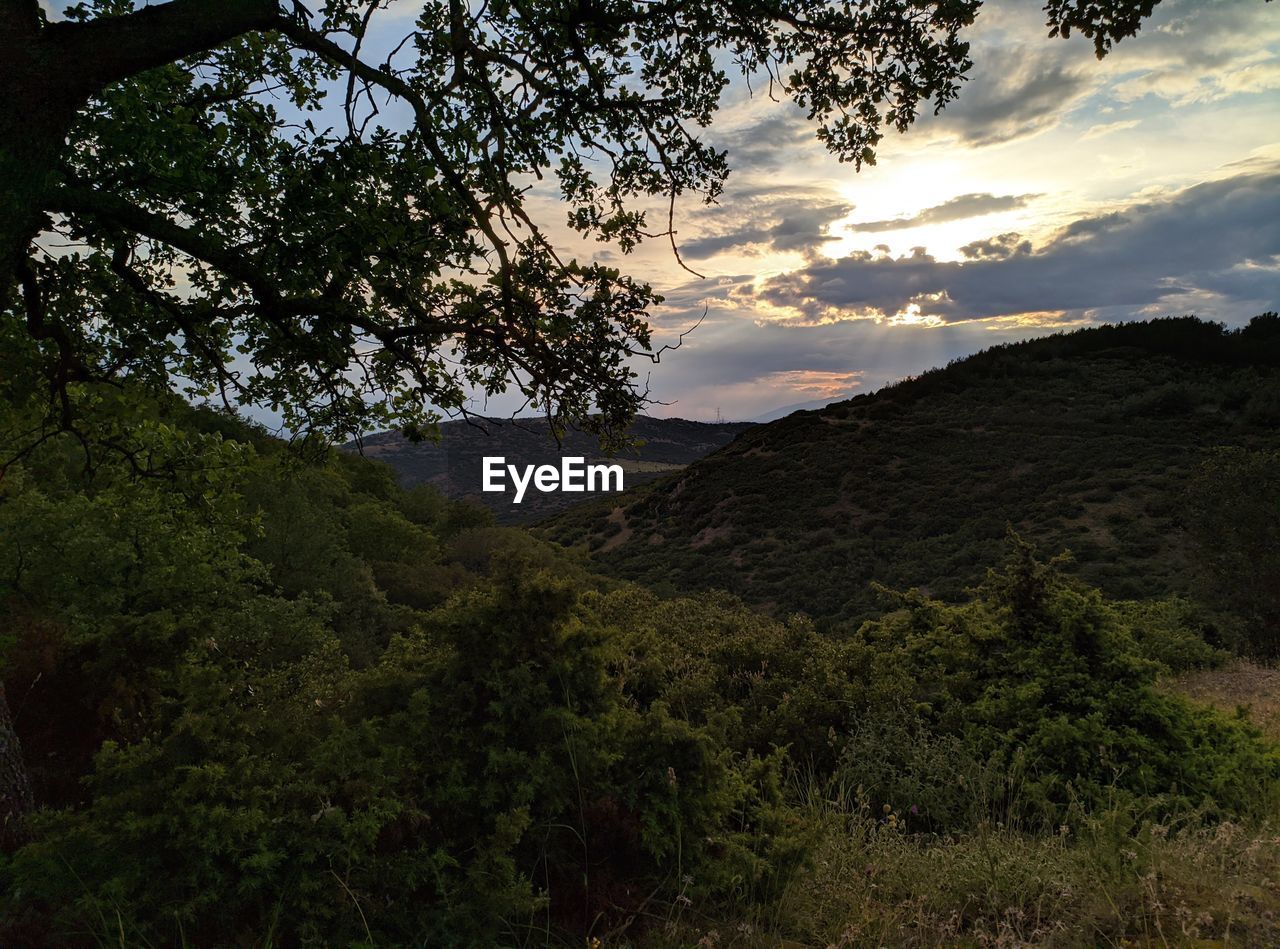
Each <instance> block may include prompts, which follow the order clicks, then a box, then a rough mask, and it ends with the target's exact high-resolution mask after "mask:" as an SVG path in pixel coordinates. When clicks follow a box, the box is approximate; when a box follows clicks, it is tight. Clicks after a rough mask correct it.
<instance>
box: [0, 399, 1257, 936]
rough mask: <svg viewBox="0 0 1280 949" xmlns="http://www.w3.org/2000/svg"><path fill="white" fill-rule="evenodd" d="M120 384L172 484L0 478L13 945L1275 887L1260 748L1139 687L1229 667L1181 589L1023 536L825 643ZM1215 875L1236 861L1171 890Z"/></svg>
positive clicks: (943, 909)
mask: <svg viewBox="0 0 1280 949" xmlns="http://www.w3.org/2000/svg"><path fill="white" fill-rule="evenodd" d="M114 409H115V411H123V410H124V409H123V407H122V406H119V405H117V406H115V407H114ZM134 410H135V411H139V410H141V411H144V412H145V414H146V419H145V421H144V420H141V419H139V420H135V423H134V424H133V425H131V426H130V427H129V430H130V432H131V433H132V435H131V437H132V438H133V439H134V441H133V442H131V443H130V447H131V449H132V457H134V458H135V459H143V458H145V459H146V461H147V463H148V465H150V466H151V467H149V468H148V469H147V470H148V471H151V472H152V473H159V472H164V473H165V476H164V477H139V476H138V472H136V471H135V470H133V468H132V467H131V466H130V465H129V464H128V463H127V462H126V461H124V460H120V461H113V462H110V463H105V462H104V463H103V464H102V465H100V466H99V467H98V468H97V469H96V470H94V471H93V472H92V474H91V476H90V475H89V474H86V473H85V471H84V468H83V460H82V458H81V457H80V456H79V455H78V454H77V452H76V451H75V450H74V444H73V443H64V442H50V443H47V444H46V445H44V446H42V448H41V449H39V450H38V451H36V452H35V453H33V454H31V455H30V456H29V457H28V458H27V459H26V460H25V461H23V462H22V463H21V464H20V465H16V466H14V467H13V468H11V470H10V472H9V474H8V475H7V476H6V479H5V481H4V490H5V498H4V502H3V504H0V531H2V532H3V544H0V551H3V558H4V559H3V562H2V563H0V577H3V578H4V579H3V581H2V583H3V586H2V587H0V597H3V600H4V602H5V603H6V604H7V606H8V610H9V617H10V619H9V622H8V624H7V627H6V629H7V630H8V634H9V635H8V640H7V642H6V645H5V676H4V678H5V683H6V686H7V687H8V692H9V695H10V696H11V697H12V701H13V705H14V721H15V724H16V727H17V731H18V733H19V737H20V739H21V741H22V746H23V750H24V752H25V756H26V759H27V760H28V761H30V762H31V763H32V768H31V777H32V784H33V790H34V797H35V799H36V800H37V801H38V802H39V803H40V805H41V806H40V809H39V810H38V811H37V812H36V813H35V814H34V815H33V816H32V817H31V818H30V821H29V825H28V826H27V827H26V828H25V829H26V831H27V835H26V837H25V843H23V844H22V846H20V847H18V848H17V849H16V851H15V852H13V853H12V854H11V856H9V857H7V858H5V859H4V860H3V862H0V877H3V881H2V883H0V893H3V894H4V896H3V897H2V899H3V901H4V902H3V904H0V918H3V919H4V920H5V926H6V930H5V934H4V935H5V942H6V944H17V945H22V944H37V945H38V944H42V943H47V942H50V941H53V942H58V943H62V944H77V943H79V942H84V943H92V942H94V941H111V942H113V943H115V942H120V941H123V942H124V943H125V944H129V945H132V944H146V943H151V944H156V943H159V944H165V943H173V942H180V941H183V940H186V941H188V942H194V943H197V944H205V943H213V944H244V945H266V944H278V943H281V942H285V943H289V942H294V941H302V942H325V943H331V944H377V945H383V944H403V945H424V944H440V943H467V944H493V943H502V944H525V943H531V942H539V943H545V942H547V941H548V940H550V941H553V942H559V941H566V942H574V941H575V940H576V941H578V942H580V940H581V938H582V937H583V936H597V937H601V938H606V939H607V940H608V941H610V942H613V941H618V940H622V941H627V942H637V943H655V944H660V943H662V942H663V941H664V940H670V941H674V942H675V943H680V942H682V941H683V940H686V939H688V940H689V941H696V940H697V939H703V938H711V937H710V936H709V931H710V930H712V929H715V930H716V931H717V932H719V933H721V934H722V935H723V934H725V933H726V931H727V929H728V928H729V927H737V926H739V925H742V926H744V927H747V930H744V932H747V931H749V932H750V933H751V935H752V938H757V937H758V938H760V939H761V940H762V941H765V942H768V941H772V940H775V939H778V938H787V939H797V940H801V941H805V942H815V941H818V940H820V939H823V940H830V941H838V940H839V939H840V938H844V939H845V940H846V941H847V942H850V943H853V944H858V943H859V942H860V941H861V940H863V939H864V938H867V934H869V933H878V934H880V936H881V938H885V939H891V938H894V939H896V938H897V937H895V936H894V934H895V933H897V934H898V935H899V936H903V935H904V934H906V933H908V932H910V933H911V934H912V935H911V937H910V938H911V939H915V940H916V941H919V942H922V943H924V942H929V941H930V940H934V941H936V940H937V939H949V938H957V939H961V938H972V939H976V940H983V939H987V938H988V937H990V938H994V937H995V936H996V935H998V934H1000V933H1005V934H1009V933H1016V934H1021V936H1024V937H1027V938H1031V936H1032V935H1033V934H1035V933H1039V936H1043V937H1045V938H1048V936H1055V938H1056V937H1057V936H1061V935H1062V934H1064V933H1070V934H1072V938H1082V939H1084V941H1089V940H1090V939H1096V938H1104V937H1105V938H1114V939H1118V938H1120V937H1122V936H1133V937H1142V936H1144V935H1149V934H1150V933H1151V932H1153V931H1160V932H1165V933H1166V934H1173V933H1176V932H1178V931H1180V930H1178V929H1177V928H1176V927H1179V926H1182V927H1184V929H1185V931H1187V932H1190V928H1187V927H1192V928H1195V930H1196V931H1197V932H1198V933H1200V934H1201V935H1202V936H1204V937H1205V938H1209V937H1220V936H1223V935H1226V934H1229V933H1230V934H1234V935H1235V936H1236V937H1241V936H1242V935H1243V936H1244V937H1245V938H1251V936H1250V934H1253V935H1255V936H1256V935H1257V934H1260V933H1264V932H1269V931H1270V930H1268V928H1267V927H1268V926H1269V925H1271V924H1270V923H1269V922H1268V920H1270V919H1273V918H1274V917H1271V916H1268V915H1267V914H1269V913H1274V912H1276V911H1277V910H1280V894H1277V893H1276V891H1275V890H1274V888H1272V889H1268V888H1267V886H1266V885H1265V884H1262V883H1259V882H1258V881H1260V880H1262V879H1263V878H1264V877H1265V878H1270V877H1269V876H1268V874H1271V873H1272V869H1273V867H1274V865H1275V860H1276V854H1275V851H1274V843H1273V841H1272V838H1271V836H1269V835H1271V834H1272V833H1273V832H1272V831H1270V830H1269V829H1268V825H1267V824H1266V821H1268V820H1269V819H1270V818H1271V817H1272V816H1273V815H1274V813H1275V809H1276V804H1277V794H1280V748H1277V746H1276V745H1274V744H1272V743H1271V742H1270V741H1269V740H1268V739H1266V738H1264V737H1262V736H1261V735H1260V733H1259V732H1257V731H1256V730H1254V729H1253V728H1252V727H1251V726H1250V725H1249V724H1248V723H1247V721H1245V720H1244V719H1241V718H1238V717H1234V716H1230V715H1224V714H1221V713H1217V712H1214V711H1211V710H1209V709H1207V708H1204V707H1202V706H1197V705H1193V704H1190V703H1188V702H1187V701H1186V700H1184V699H1182V698H1179V697H1178V696H1176V695H1174V694H1171V693H1170V692H1169V691H1168V690H1167V689H1165V688H1162V687H1159V686H1158V683H1157V676H1158V675H1160V674H1162V673H1163V674H1170V673H1173V672H1176V671H1181V670H1183V669H1190V668H1197V667H1201V666H1204V665H1214V664H1217V663H1218V662H1219V661H1220V654H1219V653H1217V652H1215V651H1214V650H1211V649H1208V648H1207V647H1205V645H1204V643H1203V640H1202V639H1201V638H1200V637H1199V635H1198V633H1197V631H1196V630H1195V629H1190V628H1188V627H1187V625H1186V623H1185V622H1184V621H1185V619H1186V618H1187V616H1188V615H1189V614H1188V610H1190V609H1191V607H1189V606H1187V605H1186V604H1180V603H1178V602H1176V601H1169V602H1165V603H1154V604H1146V605H1140V604H1113V603H1110V602H1108V601H1107V600H1106V599H1105V598H1104V597H1103V596H1102V595H1101V594H1099V593H1098V592H1097V591H1095V590H1092V589H1089V588H1087V587H1084V586H1082V585H1081V584H1080V583H1079V581H1077V580H1074V579H1072V578H1070V577H1069V576H1067V575H1066V574H1064V573H1063V572H1062V570H1061V569H1060V568H1059V566H1058V565H1057V564H1055V563H1043V562H1041V561H1039V560H1038V559H1037V558H1036V556H1035V555H1034V554H1033V552H1032V551H1031V549H1030V548H1029V546H1028V545H1026V544H1024V543H1022V542H1020V541H1012V542H1010V546H1009V548H1008V554H1007V557H1006V558H1005V563H1004V565H1003V566H1000V567H998V568H996V569H994V570H992V571H991V572H990V573H989V575H988V578H987V580H986V581H985V582H984V583H983V584H982V585H981V586H980V587H979V588H978V589H977V590H975V591H974V594H973V596H972V598H971V599H970V600H969V601H968V602H965V603H962V604H958V605H951V604H947V603H943V602H940V601H937V600H933V599H930V598H928V597H926V596H923V595H921V594H917V593H910V594H902V595H898V596H896V597H895V598H892V599H894V602H893V603H892V604H890V605H891V607H892V608H891V609H890V610H889V612H887V613H884V614H883V615H882V616H880V617H879V618H878V619H876V620H874V621H872V622H868V623H866V624H864V625H863V626H862V627H861V628H860V629H859V630H857V631H856V632H854V633H852V634H850V635H847V636H843V637H834V636H830V635H827V634H824V633H822V632H820V631H819V630H818V629H817V628H816V627H815V626H814V624H813V623H812V622H810V621H809V620H808V619H805V618H803V617H799V616H797V617H794V618H791V619H788V620H786V621H780V620H776V619H771V618H769V617H767V616H765V615H763V614H760V613H757V612H754V611H752V610H750V609H748V608H747V607H745V606H744V605H742V604H741V603H740V602H739V601H738V600H736V599H735V598H733V597H731V596H728V595H726V594H717V595H713V596H703V597H699V598H698V599H696V600H695V599H682V598H665V599H664V598H662V597H660V596H658V595H656V594H654V593H652V592H649V591H646V590H644V589H642V588H639V587H635V586H631V585H628V584H618V583H616V582H614V581H608V580H604V579H602V578H599V577H598V576H595V575H594V574H592V573H591V572H590V571H589V570H588V568H587V566H586V565H585V563H584V562H583V561H581V560H580V559H578V558H577V557H576V556H575V555H573V554H571V553H570V552H566V551H563V550H561V549H558V548H556V547H554V546H550V545H547V544H545V543H541V542H539V541H536V540H534V539H533V538H532V537H530V536H529V535H528V534H527V533H525V532H522V531H518V530H514V529H506V528H497V527H493V526H491V525H490V524H488V523H487V517H486V515H485V514H484V512H483V511H478V510H476V509H474V508H467V507H465V506H459V505H456V504H454V503H452V502H448V501H446V500H445V499H443V498H442V497H440V496H439V495H438V494H437V493H435V492H434V490H432V489H430V488H422V487H420V488H416V489H413V490H410V491H403V490H401V489H399V488H397V487H396V486H395V480H394V478H393V476H392V475H391V472H390V470H389V469H387V468H386V467H384V466H381V465H378V464H376V463H373V462H369V461H365V460H363V459H359V458H353V457H350V456H344V455H342V454H335V453H332V452H329V451H320V450H318V449H315V450H313V451H312V454H311V457H310V458H307V457H304V456H300V455H299V454H298V452H297V451H296V450H291V449H287V448H286V447H285V446H282V445H280V444H278V443H275V442H273V441H271V440H270V439H264V438H262V437H261V436H260V435H258V434H257V433H255V432H253V431H252V430H251V429H247V428H245V427H244V426H242V425H240V424H239V423H236V422H235V421H234V420H231V419H228V418H226V417H223V416H218V415H214V414H211V413H206V412H193V411H192V410H190V409H187V408H185V407H183V406H182V405H181V404H177V403H175V404H172V405H169V406H167V407H160V408H157V407H155V406H152V407H150V408H146V407H145V406H135V407H134ZM105 411H106V410H105V409H104V412H105ZM886 595H887V594H886ZM1131 850H1132V852H1133V853H1134V854H1136V856H1135V857H1133V858H1132V859H1130V858H1129V857H1126V856H1125V854H1126V853H1128V852H1129V851H1131ZM1098 861H1102V865H1103V866H1104V867H1105V868H1106V871H1105V872H1103V873H1100V872H1099V871H1098V867H1097V866H1096V864H1097V862H1098ZM1215 861H1216V863H1214V865H1215V866H1218V867H1219V868H1220V869H1221V872H1222V873H1223V874H1225V879H1228V880H1234V881H1236V882H1235V883H1232V884H1231V885H1230V886H1227V885H1225V884H1224V885H1222V886H1215V887H1212V888H1209V887H1204V886H1199V887H1197V886H1195V885H1193V880H1194V875H1195V873H1197V872H1202V871H1203V869H1204V868H1205V867H1206V866H1207V865H1208V864H1209V863H1211V862H1215ZM864 866H865V867H871V868H873V869H872V870H870V871H864V870H863V869H861V868H862V867H864ZM925 866H932V867H934V868H935V869H934V870H933V871H931V872H929V873H924V872H922V868H923V867H925ZM1033 879H1034V881H1036V882H1034V883H1033V882H1032V881H1033ZM868 887H871V889H870V890H868ZM1245 890H1247V891H1248V893H1249V894H1251V895H1249V896H1248V897H1247V898H1246V897H1245V896H1243V895H1241V894H1242V893H1243V892H1244V891H1245ZM859 894H864V895H866V896H868V897H869V898H868V899H863V898H862V896H859ZM1175 896H1176V900H1175V899H1173V897H1175ZM1166 898H1168V899H1170V902H1168V903H1165V902H1163V900H1165V899H1166ZM1107 900H1110V901H1112V902H1111V903H1110V904H1108V903H1107ZM1188 914H1190V915H1188ZM717 927H718V928H717ZM1080 927H1086V928H1080ZM1055 934H1056V935H1055ZM1081 934H1088V935H1084V936H1082V935H1081ZM1037 938H1039V937H1037ZM901 941H904V942H906V941H910V940H909V939H907V938H905V937H904V938H903V939H901Z"/></svg>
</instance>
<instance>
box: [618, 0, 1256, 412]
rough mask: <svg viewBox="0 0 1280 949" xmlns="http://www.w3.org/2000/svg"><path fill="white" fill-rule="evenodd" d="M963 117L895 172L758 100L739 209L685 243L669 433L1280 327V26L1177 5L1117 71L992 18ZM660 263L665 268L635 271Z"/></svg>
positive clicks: (674, 324) (736, 137) (658, 317)
mask: <svg viewBox="0 0 1280 949" xmlns="http://www.w3.org/2000/svg"><path fill="white" fill-rule="evenodd" d="M970 39H971V42H972V58H973V60H974V64H975V66H974V70H973V72H972V74H971V76H972V78H971V80H970V81H969V82H968V83H966V84H965V87H964V89H963V90H962V92H961V95H960V99H959V100H958V101H957V102H956V103H953V104H952V105H951V106H949V107H948V108H947V109H946V110H945V111H944V112H943V113H942V114H941V115H940V116H938V117H936V118H935V117H932V116H930V117H927V118H926V119H923V120H922V121H920V122H919V123H918V124H917V125H916V126H915V127H914V128H912V129H911V130H910V131H909V132H908V133H906V134H905V135H902V136H897V135H893V134H891V135H889V136H887V137H886V139H885V141H884V142H883V143H882V146H881V148H880V150H879V159H878V163H877V164H876V166H875V167H873V168H864V169H863V170H862V171H861V172H855V171H854V170H853V168H852V166H850V165H842V164H840V163H839V162H837V161H836V160H835V159H834V158H833V157H831V156H830V155H828V154H827V153H826V152H825V150H824V148H823V147H822V145H821V144H820V143H819V142H817V141H816V140H815V139H814V137H813V131H812V128H811V127H810V125H809V124H808V123H807V121H806V118H805V115H804V113H803V112H802V111H801V110H799V109H797V108H796V107H795V106H793V105H791V104H783V105H778V104H774V103H772V102H770V101H769V100H768V99H767V98H764V97H761V96H756V97H754V98H748V97H747V96H746V94H745V90H735V94H734V97H733V99H734V101H731V102H729V103H727V106H726V108H725V109H723V110H722V112H721V114H720V116H719V118H718V121H717V123H716V124H715V126H713V129H712V133H713V138H715V140H716V141H717V142H718V143H719V144H721V145H722V146H723V147H725V148H727V149H728V150H729V162H730V165H731V167H732V168H733V172H732V174H731V176H730V179H729V183H728V186H727V188H726V190H725V193H724V195H723V197H722V198H721V199H720V201H719V204H718V206H716V207H712V208H700V207H697V206H696V205H694V206H690V205H686V206H684V207H683V208H682V209H681V213H680V215H679V217H678V219H677V227H678V229H679V240H680V244H681V249H682V255H683V257H684V259H685V261H686V263H688V264H689V265H690V266H691V267H693V268H694V269H696V270H698V271H699V272H700V273H702V274H704V275H705V277H706V279H701V280H699V279H696V278H694V277H692V276H691V275H690V274H688V273H685V272H684V271H682V270H680V268H679V267H678V266H677V265H675V262H674V261H673V260H671V259H669V258H670V257H671V255H670V251H669V249H667V252H666V254H665V255H664V254H663V253H662V248H659V247H653V248H649V249H648V250H646V251H645V252H644V253H643V254H642V255H641V254H637V255H633V261H630V262H625V265H626V266H628V267H629V268H630V269H631V270H632V272H635V273H638V274H640V275H642V276H645V277H646V278H647V279H649V280H650V281H651V282H652V283H653V284H654V285H655V287H659V288H660V289H662V290H664V291H666V292H667V297H668V300H667V303H666V304H665V305H664V306H663V307H662V308H661V309H660V310H657V311H655V312H654V314H653V315H654V319H655V323H656V324H657V325H658V326H659V327H661V328H662V330H663V331H665V333H666V334H667V335H666V338H668V339H669V338H670V334H671V333H673V332H675V331H677V330H678V329H681V328H684V327H686V326H688V325H691V324H692V323H693V322H694V321H696V319H697V317H698V316H699V315H700V314H701V313H702V312H703V307H704V306H705V307H706V308H707V319H706V320H705V321H704V322H703V323H702V324H701V325H700V326H699V327H698V329H697V330H696V331H695V332H693V333H692V334H690V335H689V337H687V338H686V340H685V343H684V346H683V347H682V348H681V350H680V351H678V352H676V353H674V354H671V358H669V359H667V358H664V360H663V365H662V366H660V367H657V369H656V371H654V373H653V376H652V382H653V388H654V391H655V394H656V395H657V397H658V398H661V399H663V400H664V401H667V402H670V403H672V404H670V405H667V406H657V407H655V410H654V412H653V414H662V415H681V416H684V417H688V418H698V419H707V418H712V417H715V414H716V411H717V409H719V410H720V413H721V414H722V415H723V417H725V418H734V419H738V418H741V419H749V418H754V417H757V416H759V415H761V414H763V413H766V412H768V411H769V410H770V409H772V408H775V407H778V406H786V405H791V404H802V403H807V402H817V403H822V402H826V401H833V400H835V399H838V398H841V397H847V396H849V395H851V394H855V393H858V392H863V391H870V390H873V389H875V388H878V387H880V386H881V385H883V384H885V383H886V382H890V381H893V380H896V379H899V378H902V377H903V376H905V375H911V374H915V373H918V372H921V371H923V370H926V369H929V368H932V367H934V366H938V365H945V364H946V363H947V362H948V361H950V360H952V359H954V358H957V357H959V356H963V355H967V354H969V353H972V352H975V351H977V350H979V349H982V348H985V347H987V346H990V345H993V344H995V343H999V342H1004V341H1009V340H1016V339H1022V338H1026V337H1029V336H1039V335H1044V334H1046V333H1050V332H1055V331H1058V330H1063V329H1071V328H1075V327H1078V326H1088V325H1092V324H1096V323H1103V322H1116V321H1124V320H1133V319H1145V318H1151V317H1158V316H1166V315H1181V314H1186V313H1194V314H1197V315H1199V316H1201V317H1204V318H1207V319H1213V320H1217V321H1221V322H1224V323H1226V324H1228V325H1232V326H1235V325H1240V324H1242V323H1245V322H1247V321H1248V320H1249V319H1250V318H1251V317H1253V316H1255V315H1257V314H1258V313H1261V312H1264V311H1267V310H1275V309H1280V4H1269V5H1268V4H1264V3H1263V2H1261V0H1219V2H1204V0H1197V2H1187V0H1183V2H1176V0H1165V2H1164V3H1162V4H1161V5H1160V6H1159V7H1157V12H1156V14H1155V16H1154V17H1152V18H1151V19H1150V20H1149V21H1147V22H1146V24H1145V25H1144V27H1143V29H1142V31H1141V32H1140V33H1139V34H1138V35H1137V36H1136V37H1133V38H1130V39H1127V40H1125V41H1123V42H1121V43H1120V44H1119V45H1118V46H1117V47H1116V48H1115V50H1114V51H1113V52H1112V53H1111V55H1110V56H1108V57H1107V58H1106V59H1104V60H1102V61H1098V60H1097V59H1096V58H1095V57H1094V55H1093V48H1092V44H1091V43H1090V42H1089V41H1087V40H1084V39H1083V38H1080V37H1073V38H1072V39H1071V40H1069V41H1063V40H1061V39H1049V38H1048V37H1047V30H1046V28H1045V26H1044V20H1043V15H1042V13H1041V11H1040V9H1039V4H1037V3H1028V2H1025V0H1024V2H1017V3H1014V2H995V3H991V2H989V3H987V4H985V5H984V7H983V11H982V13H981V14H980V16H979V21H978V24H977V25H976V27H975V29H974V30H973V32H972V34H971V36H970ZM641 258H642V259H643V263H642V264H641V266H639V267H636V266H635V262H637V261H639V260H640V259H641Z"/></svg>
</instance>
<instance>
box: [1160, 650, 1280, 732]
mask: <svg viewBox="0 0 1280 949" xmlns="http://www.w3.org/2000/svg"><path fill="white" fill-rule="evenodd" d="M1164 687H1165V688H1167V689H1169V690H1170V691H1172V692H1176V693H1178V694H1181V695H1184V696H1186V697H1187V698H1189V699H1192V700H1194V701H1196V702H1200V703H1203V704H1205V705H1209V706H1212V707H1213V708H1216V709H1218V710H1220V711H1223V712H1226V713H1228V714H1233V713H1235V712H1237V711H1238V710H1243V712H1244V714H1245V716H1246V717H1247V718H1248V719H1249V721H1250V722H1252V723H1253V725H1255V726H1256V727H1257V728H1258V729H1259V730H1260V731H1261V732H1262V733H1263V734H1264V735H1266V736H1267V737H1268V738H1271V739H1273V740H1275V741H1280V669H1277V668H1273V667H1269V666H1263V665H1258V664H1257V663H1253V662H1249V661H1247V660H1244V659H1238V660H1236V661H1234V662H1231V663H1228V664H1227V665H1225V666H1222V667H1221V668H1218V669H1198V670H1196V671H1194V672H1188V673H1184V674H1182V675H1180V676H1177V677H1176V678H1172V679H1169V680H1167V681H1166V682H1165V683H1164Z"/></svg>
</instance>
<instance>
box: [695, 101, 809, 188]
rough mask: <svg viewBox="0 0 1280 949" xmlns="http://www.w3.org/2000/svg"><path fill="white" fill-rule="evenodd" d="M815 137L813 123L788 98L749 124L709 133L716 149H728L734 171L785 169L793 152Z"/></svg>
mask: <svg viewBox="0 0 1280 949" xmlns="http://www.w3.org/2000/svg"><path fill="white" fill-rule="evenodd" d="M816 140H817V139H816V126H814V124H813V123H812V122H811V121H809V119H808V118H807V117H806V115H805V113H804V111H803V110H801V109H800V108H799V107H798V106H796V105H794V104H793V103H791V102H790V101H787V102H785V103H781V104H779V105H777V106H775V107H774V108H771V109H769V111H768V113H767V114H766V115H765V116H764V118H762V119H760V121H758V122H756V123H754V124H752V125H748V126H745V127H743V128H737V129H733V130H731V131H726V132H720V133H718V134H714V135H713V136H712V143H713V144H714V145H715V146H716V147H717V148H723V149H725V150H726V151H728V153H729V164H730V165H731V166H732V167H733V169H734V171H735V172H739V173H744V174H749V173H751V172H753V171H765V172H769V171H779V170H782V169H784V168H787V167H788V166H790V165H792V164H794V162H795V156H796V154H797V152H799V151H800V150H801V149H802V148H803V147H804V146H805V145H811V144H812V143H814V142H815V141H816Z"/></svg>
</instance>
